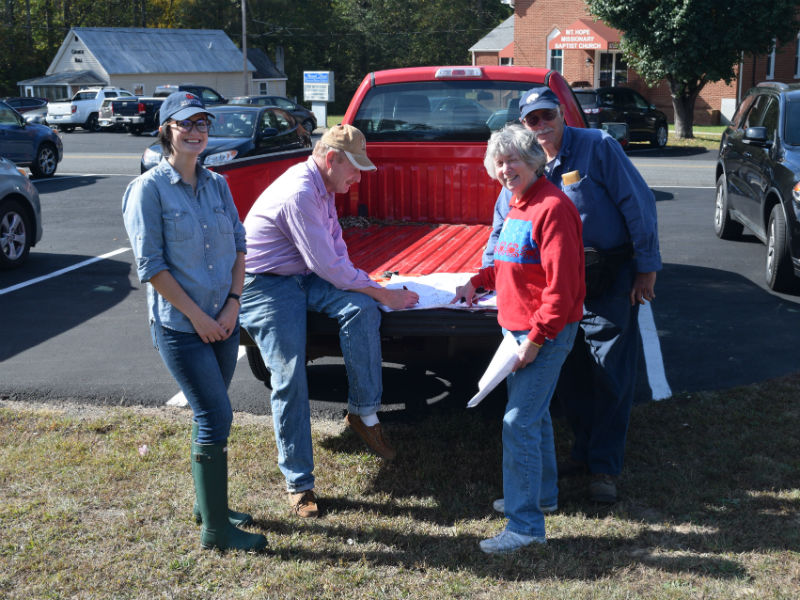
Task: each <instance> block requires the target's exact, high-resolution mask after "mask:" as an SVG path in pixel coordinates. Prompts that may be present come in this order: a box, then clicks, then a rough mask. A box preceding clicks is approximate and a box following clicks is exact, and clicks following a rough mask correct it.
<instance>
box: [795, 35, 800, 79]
mask: <svg viewBox="0 0 800 600" xmlns="http://www.w3.org/2000/svg"><path fill="white" fill-rule="evenodd" d="M794 78H795V79H800V33H798V34H797V40H796V41H795V44H794Z"/></svg>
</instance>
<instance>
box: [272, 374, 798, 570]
mask: <svg viewBox="0 0 800 600" xmlns="http://www.w3.org/2000/svg"><path fill="white" fill-rule="evenodd" d="M798 388H800V375H797V376H792V377H788V378H784V379H781V380H776V381H771V382H768V383H766V384H762V385H760V386H752V387H749V388H741V389H734V390H730V391H724V392H709V393H704V394H695V395H694V396H685V397H683V398H679V399H676V400H674V401H671V402H665V403H650V404H647V405H639V406H637V407H635V409H634V414H633V417H632V423H631V430H630V437H629V443H628V448H629V450H628V458H627V467H626V470H625V472H624V474H623V477H622V478H621V480H620V496H621V499H620V502H618V503H617V504H615V505H613V506H611V507H609V508H601V507H598V506H597V505H593V504H591V503H590V502H589V501H588V500H587V499H586V496H585V489H586V484H587V479H586V478H583V479H580V478H578V479H568V480H563V481H561V482H560V488H561V490H560V499H559V505H560V510H559V512H558V513H557V514H556V515H553V516H551V517H548V518H547V527H548V534H549V536H550V537H549V543H548V545H547V546H546V547H545V548H539V549H525V550H524V551H522V552H519V553H517V554H515V555H512V556H510V557H492V558H486V557H484V555H482V554H481V553H480V551H479V550H478V548H477V543H478V541H479V538H478V537H476V536H475V535H463V534H457V533H455V534H454V535H452V536H449V535H432V536H428V535H418V534H409V533H407V532H405V531H401V530H398V528H395V527H385V528H383V527H376V528H370V529H369V530H368V531H364V530H362V529H359V528H358V527H353V528H348V527H344V528H343V527H341V526H330V527H329V526H327V525H326V524H325V521H324V519H323V520H321V521H317V522H313V523H305V522H304V523H302V525H301V527H302V528H304V529H305V528H309V531H314V532H317V533H320V534H324V535H326V536H331V537H342V538H346V539H354V540H358V541H359V543H361V542H367V541H368V542H375V543H378V544H384V545H386V546H388V547H390V548H393V550H388V551H387V552H385V553H384V552H372V553H370V552H367V553H364V552H358V551H354V552H353V555H352V556H351V557H347V556H344V557H342V556H337V557H335V559H334V558H333V557H331V556H330V555H326V554H325V553H319V554H317V553H316V552H313V551H312V552H308V551H307V550H299V551H298V553H299V554H300V555H301V556H303V557H305V558H312V559H314V560H329V561H330V560H340V559H344V560H348V559H353V560H358V559H359V558H361V557H366V558H367V559H368V560H369V561H371V562H374V563H375V564H378V565H388V564H393V565H396V564H398V563H400V564H402V565H404V566H407V567H409V568H415V567H417V566H418V565H419V564H420V561H424V562H425V564H427V565H430V566H436V567H441V568H446V569H455V570H460V569H470V570H471V571H474V572H475V573H476V574H479V575H482V576H483V575H485V576H491V577H498V576H502V577H508V578H513V579H515V580H529V579H535V578H538V577H541V576H543V574H546V575H547V576H549V577H558V578H563V579H575V580H584V579H596V578H600V577H607V576H612V575H613V574H614V573H616V572H619V571H620V570H621V569H622V570H625V569H630V568H636V567H637V565H638V566H647V567H649V568H657V569H662V570H664V571H666V572H673V573H684V574H686V573H692V574H696V575H702V576H705V577H712V578H717V579H742V578H748V577H750V574H749V573H748V569H747V567H746V566H745V564H743V562H740V561H739V560H737V559H736V558H735V557H736V556H738V555H741V554H747V553H753V552H764V553H768V552H777V551H787V550H788V551H792V552H798V551H800V532H799V531H798V527H797V525H798V518H797V514H798V513H799V512H800V497H799V496H798V494H797V492H796V490H797V489H798V488H800V470H798V468H797V467H798V459H797V457H798V456H800V438H798V436H797V434H796V432H797V430H798V425H800V410H798V409H797V407H796V402H795V398H796V394H797V390H798ZM501 411H502V396H500V397H499V398H497V397H496V398H493V399H491V402H490V404H489V405H487V406H486V407H485V408H484V410H483V411H482V412H471V411H470V412H466V413H465V412H464V411H460V412H457V411H452V410H450V409H447V408H442V409H441V410H439V409H438V408H437V409H433V410H431V411H430V414H428V415H427V416H426V417H424V418H422V419H420V420H419V421H418V422H416V423H407V422H406V423H402V422H397V423H388V424H387V429H388V432H389V434H390V435H391V438H392V439H393V440H398V442H397V446H398V448H399V450H400V454H399V458H398V459H397V460H396V461H394V462H392V463H384V466H383V467H382V468H381V470H380V472H379V474H378V476H377V477H376V478H375V479H374V480H373V482H372V484H371V487H370V489H369V490H367V491H366V493H367V494H370V493H376V494H388V495H390V496H391V497H392V498H393V500H392V501H390V502H388V503H385V504H384V503H370V502H366V503H365V502H358V501H352V500H349V499H347V498H342V497H333V498H323V503H324V505H325V506H326V507H327V510H328V512H329V513H336V514H342V513H346V512H351V511H352V512H361V511H369V512H375V513H377V514H379V515H380V516H381V517H386V518H387V519H390V520H391V519H393V518H398V517H408V518H411V519H414V520H416V521H422V522H427V523H431V524H434V525H437V526H440V527H451V528H454V529H455V530H457V529H458V523H459V522H462V521H465V520H482V519H487V518H489V519H493V521H492V523H491V524H490V527H489V528H488V535H492V534H493V533H495V532H498V531H499V530H500V529H501V528H502V527H503V526H504V519H502V518H501V517H500V516H499V515H497V514H495V513H493V512H492V510H491V507H490V505H491V502H492V500H493V499H494V498H497V497H499V496H500V495H501V494H502V477H501V463H502V451H501V438H500V436H501V427H500V426H501V423H500V416H499V414H500V412H501ZM556 437H557V446H558V452H559V455H560V456H566V454H567V452H568V448H569V445H570V442H571V440H570V436H569V434H568V433H567V432H566V431H565V429H564V427H563V426H562V425H561V424H560V423H557V427H556ZM322 445H323V446H324V447H326V448H327V449H328V450H330V451H333V452H345V453H357V452H363V446H362V444H361V442H360V440H358V439H357V438H356V437H355V436H354V435H353V434H352V433H351V432H349V431H345V432H343V433H342V434H341V435H339V436H336V437H331V438H328V439H326V440H323V442H322ZM787 490H788V492H787ZM792 490H794V491H792ZM782 491H783V492H782ZM414 498H417V499H421V498H425V499H430V501H426V503H425V505H421V504H420V503H419V502H417V503H414V502H405V501H403V500H413V499H414ZM395 500H399V501H398V502H396V501H395ZM261 525H262V526H264V527H265V528H267V529H269V530H273V531H274V530H278V531H282V530H285V531H287V532H288V531H290V530H291V529H293V528H294V527H295V526H294V525H293V524H291V523H285V522H275V523H273V522H269V523H262V524H261ZM288 555H291V556H294V555H295V554H294V552H288ZM534 565H535V568H532V566H534Z"/></svg>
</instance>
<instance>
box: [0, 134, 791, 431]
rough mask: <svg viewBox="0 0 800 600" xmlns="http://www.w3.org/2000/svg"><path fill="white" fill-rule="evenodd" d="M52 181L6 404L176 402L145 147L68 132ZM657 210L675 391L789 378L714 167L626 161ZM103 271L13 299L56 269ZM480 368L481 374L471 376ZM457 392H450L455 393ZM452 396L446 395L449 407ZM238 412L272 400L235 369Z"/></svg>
mask: <svg viewBox="0 0 800 600" xmlns="http://www.w3.org/2000/svg"><path fill="white" fill-rule="evenodd" d="M63 138H64V141H65V149H66V158H65V160H64V161H63V162H62V164H61V165H60V166H59V176H57V177H56V178H54V179H52V180H47V181H39V182H37V184H36V185H37V187H38V188H39V191H40V194H41V198H42V204H43V214H44V227H45V235H44V239H43V240H42V242H41V243H40V245H39V246H37V247H36V248H35V249H34V250H33V251H32V253H31V256H30V260H29V262H28V264H27V265H26V266H25V267H24V268H23V269H20V270H17V271H14V272H10V273H9V272H3V273H0V314H2V315H3V316H4V319H3V330H4V335H3V336H2V339H3V342H2V345H0V361H1V362H0V395H3V396H12V397H30V398H38V399H47V398H53V399H64V398H74V399H77V400H81V401H96V402H99V403H104V404H112V405H113V404H122V405H132V404H137V405H160V404H163V403H164V402H165V401H166V400H167V399H169V398H171V397H173V396H174V395H175V394H176V393H177V391H178V390H177V389H176V386H175V384H174V382H173V381H172V379H171V377H170V376H169V375H168V374H167V373H166V371H165V370H164V368H163V366H162V364H161V362H160V359H159V357H158V355H157V353H156V351H155V350H153V349H152V345H151V344H150V341H149V334H148V331H147V327H146V314H145V313H146V307H145V301H144V291H143V287H142V286H141V285H140V284H139V282H138V280H137V279H136V274H135V271H134V269H133V267H132V255H131V253H130V250H129V249H128V243H127V239H126V236H125V232H124V230H123V227H122V223H121V218H120V213H119V210H120V198H121V195H122V192H123V190H124V188H125V186H126V185H127V183H128V182H129V181H130V180H131V178H132V177H133V176H135V175H136V174H138V157H139V156H140V154H141V151H142V150H143V149H144V147H146V146H147V145H148V144H149V143H152V138H134V137H132V136H127V135H124V134H105V133H104V134H89V133H83V132H76V133H73V134H71V135H64V136H63ZM631 156H632V158H633V160H634V162H635V163H636V164H637V166H638V167H639V168H640V170H641V171H642V173H643V175H644V176H645V178H646V179H647V181H648V183H649V184H650V185H651V186H652V187H653V188H654V191H655V193H656V197H657V199H658V213H659V225H660V234H661V245H662V253H663V258H664V262H665V269H664V272H663V273H662V274H661V275H660V276H659V282H658V286H657V294H658V298H657V299H656V301H655V303H654V304H653V314H654V318H655V323H656V326H657V330H658V335H659V339H660V343H661V348H662V351H663V356H664V364H665V372H666V376H667V380H668V382H669V384H670V386H671V387H672V389H673V391H676V392H677V391H697V390H706V389H715V388H724V387H729V386H732V385H738V384H748V383H752V382H756V381H760V380H762V379H764V378H767V377H772V376H778V375H782V374H786V373H789V372H792V371H795V370H797V369H798V367H800V364H798V359H797V358H796V354H795V353H794V352H793V350H794V346H795V340H796V335H795V332H796V331H798V328H799V327H800V297H795V296H782V295H776V294H774V293H771V292H770V291H768V290H767V289H766V286H765V285H764V283H763V273H762V271H763V261H764V253H765V250H764V247H763V245H761V244H760V243H758V242H757V241H756V240H755V239H754V238H749V239H748V238H746V239H745V241H742V242H724V241H721V240H718V239H717V238H716V237H715V236H714V234H713V229H712V213H713V200H714V192H713V168H714V153H708V152H706V153H697V154H686V153H685V152H683V151H678V150H672V149H669V148H667V149H666V150H665V151H660V152H659V151H646V150H645V151H634V152H632V153H631ZM101 256H105V257H106V258H103V259H102V260H98V261H97V262H93V263H92V264H89V265H87V266H84V267H81V268H78V269H75V270H72V271H70V272H68V273H66V274H63V275H61V276H58V277H54V278H49V279H46V280H44V281H41V282H39V283H35V284H33V285H28V286H26V287H22V288H20V289H16V290H14V291H8V290H9V289H11V288H13V286H15V285H18V284H25V283H26V282H28V281H30V280H31V279H33V278H36V277H39V276H47V275H48V274H51V273H53V272H54V271H57V270H59V269H64V268H70V267H73V266H75V265H77V264H80V263H82V262H83V261H88V260H93V259H96V258H97V257H101ZM480 368H482V367H481V366H476V367H475V370H476V371H477V370H478V369H480ZM463 372H464V370H463V368H459V369H458V370H457V371H456V369H455V368H454V369H451V370H449V371H448V369H447V367H443V368H442V369H440V370H439V371H437V372H436V373H428V374H427V375H421V374H410V373H407V372H405V371H404V370H402V368H401V366H399V365H387V366H386V369H385V387H386V401H387V404H388V405H389V407H401V406H402V402H403V400H404V399H405V398H406V396H407V394H408V390H409V389H411V390H414V393H415V394H416V395H418V396H420V397H423V398H426V399H428V400H429V402H433V401H435V400H441V401H442V402H444V403H450V402H453V403H454V404H455V405H457V406H461V405H462V404H461V403H462V402H463V401H464V400H465V399H466V398H465V396H464V395H465V394H467V393H468V391H469V386H466V387H464V386H459V385H458V384H459V376H460V375H459V373H463ZM310 383H311V387H312V389H311V395H312V398H313V399H314V400H315V402H314V409H315V412H316V414H325V415H328V416H339V415H340V414H341V413H342V410H343V409H344V404H343V403H342V399H343V397H344V395H345V386H346V380H345V376H344V372H343V367H342V366H341V364H340V363H339V362H338V361H335V360H330V359H329V360H322V361H316V362H315V363H314V365H313V366H311V367H310ZM454 385H455V388H454V387H453V386H454ZM453 389H456V391H455V392H454V393H448V392H449V391H452V390H453ZM231 397H232V399H233V402H234V405H235V408H236V409H237V410H246V411H250V412H254V413H264V412H266V411H267V406H266V398H267V391H266V389H265V388H264V386H263V385H262V384H260V383H259V382H257V381H256V380H255V379H254V378H253V377H252V375H251V374H250V372H249V369H248V368H247V364H246V360H245V359H243V360H242V361H241V362H240V368H239V369H238V370H237V372H236V375H235V377H234V381H233V384H232V388H231Z"/></svg>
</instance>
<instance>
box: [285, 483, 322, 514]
mask: <svg viewBox="0 0 800 600" xmlns="http://www.w3.org/2000/svg"><path fill="white" fill-rule="evenodd" d="M289 503H290V504H291V505H292V512H294V514H296V515H297V516H298V517H302V518H303V519H309V518H312V517H316V516H318V515H319V509H318V508H317V495H316V494H315V493H314V490H304V491H302V492H297V493H296V494H289Z"/></svg>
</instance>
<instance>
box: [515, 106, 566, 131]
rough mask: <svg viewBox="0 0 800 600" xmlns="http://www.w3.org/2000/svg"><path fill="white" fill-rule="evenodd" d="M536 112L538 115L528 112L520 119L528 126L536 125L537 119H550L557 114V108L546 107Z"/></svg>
mask: <svg viewBox="0 0 800 600" xmlns="http://www.w3.org/2000/svg"><path fill="white" fill-rule="evenodd" d="M538 112H539V114H538V115H535V114H533V113H532V112H531V113H528V114H527V115H525V116H524V117H523V118H521V119H520V121H522V122H523V123H525V124H526V125H527V126H528V127H536V126H537V125H538V124H539V121H552V120H553V119H555V118H556V117H557V116H558V109H555V108H546V109H543V110H540V111H538Z"/></svg>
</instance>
